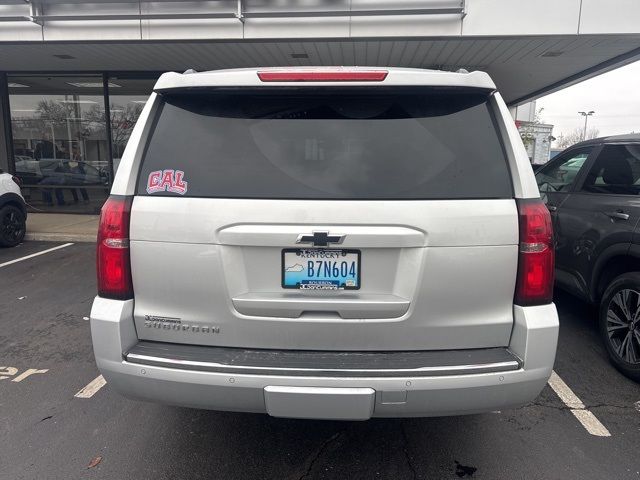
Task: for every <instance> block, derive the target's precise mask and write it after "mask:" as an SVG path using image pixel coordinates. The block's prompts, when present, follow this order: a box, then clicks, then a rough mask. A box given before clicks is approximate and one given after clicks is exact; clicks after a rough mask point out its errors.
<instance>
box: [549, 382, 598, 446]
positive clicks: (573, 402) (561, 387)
mask: <svg viewBox="0 0 640 480" xmlns="http://www.w3.org/2000/svg"><path fill="white" fill-rule="evenodd" d="M549 386H550V387H551V388H553V391H554V392H556V395H558V397H560V400H562V401H563V402H564V404H565V405H566V406H567V407H569V408H570V409H571V413H573V415H574V416H575V417H576V418H577V419H578V421H579V422H580V423H581V424H582V426H583V427H584V428H586V429H587V432H589V433H590V434H591V435H595V436H597V437H610V436H611V433H609V430H607V429H606V427H605V426H604V425H602V423H600V420H598V419H597V418H596V416H595V415H594V414H593V413H591V411H589V410H587V408H586V407H585V406H584V403H582V400H580V399H579V398H578V396H577V395H576V394H575V393H573V390H571V389H570V388H569V386H568V385H567V384H566V383H564V380H562V379H561V378H560V377H559V376H558V374H557V373H556V372H555V371H553V372H551V378H549Z"/></svg>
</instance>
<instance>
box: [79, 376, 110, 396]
mask: <svg viewBox="0 0 640 480" xmlns="http://www.w3.org/2000/svg"><path fill="white" fill-rule="evenodd" d="M106 384H107V381H106V380H105V379H104V377H103V376H102V375H99V376H98V377H96V378H95V379H94V380H92V381H91V382H89V384H88V385H87V386H86V387H84V388H83V389H82V390H80V391H79V392H78V393H76V394H75V395H74V397H77V398H91V397H93V396H94V395H95V393H96V392H97V391H98V390H100V389H101V388H102V387H104V386H105V385H106Z"/></svg>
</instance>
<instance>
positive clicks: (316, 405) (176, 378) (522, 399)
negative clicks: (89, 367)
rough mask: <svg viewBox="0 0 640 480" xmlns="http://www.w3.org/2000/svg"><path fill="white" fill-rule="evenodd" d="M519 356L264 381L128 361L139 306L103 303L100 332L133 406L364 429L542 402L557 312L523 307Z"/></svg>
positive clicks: (107, 359) (113, 379)
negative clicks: (435, 368)
mask: <svg viewBox="0 0 640 480" xmlns="http://www.w3.org/2000/svg"><path fill="white" fill-rule="evenodd" d="M514 316H515V325H514V329H513V333H512V336H511V342H510V345H509V351H510V352H512V353H513V354H515V355H516V356H517V357H518V359H519V360H520V362H519V365H518V367H517V368H513V365H511V366H509V367H508V368H507V367H506V366H505V370H500V369H495V368H494V369H493V370H492V371H484V370H479V372H481V373H478V372H474V373H462V371H457V372H455V374H444V375H442V374H435V373H434V374H433V375H431V374H429V373H427V374H426V375H425V374H424V372H423V373H421V374H417V373H413V374H408V375H406V376H397V375H396V376H385V375H384V374H383V373H376V374H375V376H355V375H354V376H348V375H337V374H336V375H330V374H326V373H323V374H319V373H314V372H309V374H308V375H307V374H306V373H304V372H302V373H301V372H299V371H298V372H296V374H286V373H285V374H273V371H268V372H267V374H260V373H257V372H255V371H254V370H253V369H252V370H249V371H250V372H251V373H242V372H241V371H240V372H238V370H234V371H211V370H210V369H196V368H194V369H189V368H170V367H167V366H163V365H159V364H158V362H151V361H150V362H147V363H145V362H144V359H143V360H140V359H136V360H135V362H136V363H134V362H131V361H127V360H126V359H125V356H124V355H125V354H126V353H127V352H129V351H131V350H132V348H134V347H135V346H136V345H137V344H138V338H137V336H136V332H135V327H134V323H133V301H115V300H107V299H103V298H99V297H98V298H96V300H95V301H94V304H93V308H92V311H91V333H92V337H93V346H94V352H95V356H96V362H97V364H98V368H99V369H100V371H101V372H102V374H103V375H104V377H105V379H106V380H107V382H108V383H109V385H110V386H111V387H112V388H114V389H115V390H117V391H118V392H120V393H121V394H123V395H124V396H127V397H129V398H133V399H138V400H146V401H152V402H159V403H166V404H172V405H180V406H186V407H194V408H204V409H212V410H228V411H240V412H261V413H270V414H271V415H274V416H287V417H299V418H331V419H345V420H346V419H353V420H362V419H366V418H369V417H372V416H373V417H408V416H438V415H460V414H469V413H480V412H486V411H490V410H499V409H503V408H510V407H516V406H520V405H523V404H526V403H528V402H530V401H532V400H533V399H534V398H535V397H536V396H537V395H538V393H539V392H540V390H542V388H543V387H544V385H545V383H546V381H547V380H548V378H549V376H550V374H551V369H552V367H553V362H554V359H555V351H556V343H557V336H558V317H557V313H556V309H555V306H554V305H552V304H551V305H543V306H537V307H526V308H523V307H518V306H516V307H514Z"/></svg>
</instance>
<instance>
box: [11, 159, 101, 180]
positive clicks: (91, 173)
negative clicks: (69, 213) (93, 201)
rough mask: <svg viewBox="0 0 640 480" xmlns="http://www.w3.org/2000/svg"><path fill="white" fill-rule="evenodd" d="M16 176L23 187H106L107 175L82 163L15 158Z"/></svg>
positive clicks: (63, 160) (64, 160)
mask: <svg viewBox="0 0 640 480" xmlns="http://www.w3.org/2000/svg"><path fill="white" fill-rule="evenodd" d="M16 176H17V177H18V178H19V179H20V180H21V181H22V184H23V185H24V186H36V185H104V186H106V185H108V184H109V175H108V173H107V172H106V171H105V170H103V169H101V168H100V169H99V168H96V167H94V166H93V165H91V164H89V163H87V162H83V161H72V160H69V159H65V158H63V159H60V158H58V159H56V158H41V159H40V160H36V159H34V158H25V157H18V156H16Z"/></svg>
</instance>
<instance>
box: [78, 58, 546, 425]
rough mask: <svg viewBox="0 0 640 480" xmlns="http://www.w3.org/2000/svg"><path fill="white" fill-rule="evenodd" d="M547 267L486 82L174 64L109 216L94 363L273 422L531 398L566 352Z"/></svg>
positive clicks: (143, 384)
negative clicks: (195, 69) (179, 68)
mask: <svg viewBox="0 0 640 480" xmlns="http://www.w3.org/2000/svg"><path fill="white" fill-rule="evenodd" d="M553 261H554V259H553V250H552V232H551V226H550V219H549V212H548V211H547V209H546V207H545V206H544V204H543V203H542V202H541V201H540V199H539V193H538V187H537V185H536V182H535V179H534V175H533V172H532V170H531V167H530V165H529V162H528V159H527V155H526V153H525V150H524V148H523V145H522V142H521V140H520V137H519V136H518V132H517V130H516V127H515V125H514V122H513V119H512V118H511V116H510V114H509V111H508V110H507V107H506V106H505V104H504V102H503V100H502V98H501V97H500V95H499V94H498V93H497V92H496V87H495V85H494V84H493V82H492V81H491V79H490V78H489V76H488V75H486V74H485V73H482V72H473V73H467V72H458V73H452V72H442V71H432V70H415V69H395V68H389V69H379V68H286V69H243V70H227V71H215V72H203V73H191V72H186V73H185V74H177V73H166V74H164V75H162V77H160V79H159V80H158V82H157V84H156V86H155V89H154V93H153V94H152V95H151V97H150V98H149V101H148V102H147V104H146V106H145V108H144V110H143V112H142V115H141V116H140V119H139V121H138V123H137V125H136V127H135V129H134V131H133V134H132V136H131V139H130V140H129V144H128V146H127V149H126V152H125V153H124V155H123V158H122V161H121V163H120V167H119V170H118V172H117V175H116V177H115V181H114V184H113V189H112V191H111V196H110V197H109V199H108V200H107V202H106V204H105V205H104V208H103V210H102V217H101V221H100V232H99V238H98V288H99V292H98V296H97V297H96V299H95V301H94V303H93V309H92V311H91V331H92V336H93V346H94V351H95V356H96V361H97V364H98V367H99V368H100V370H101V372H102V373H103V375H104V377H105V378H106V380H107V382H108V383H109V384H110V385H111V386H112V387H113V388H114V389H115V390H117V391H119V392H121V393H122V394H124V395H126V396H128V397H131V398H135V399H142V400H149V401H154V402H162V403H168V404H174V405H182V406H188V407H196V408H207V409H215V410H233V411H244V412H266V413H268V414H270V415H273V416H278V417H297V418H323V419H367V418H370V417H372V416H375V417H401V416H432V415H457V414H465V413H474V412H482V411H488V410H494V409H500V408H506V407H512V406H517V405H521V404H524V403H527V402H529V401H531V400H532V399H534V398H535V397H536V396H537V395H538V393H539V392H540V390H541V389H542V388H543V386H544V384H545V382H546V381H547V379H548V378H549V375H550V374H551V369H552V366H553V362H554V357H555V351H556V342H557V335H558V317H557V313H556V309H555V306H554V304H553V303H552V283H553Z"/></svg>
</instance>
